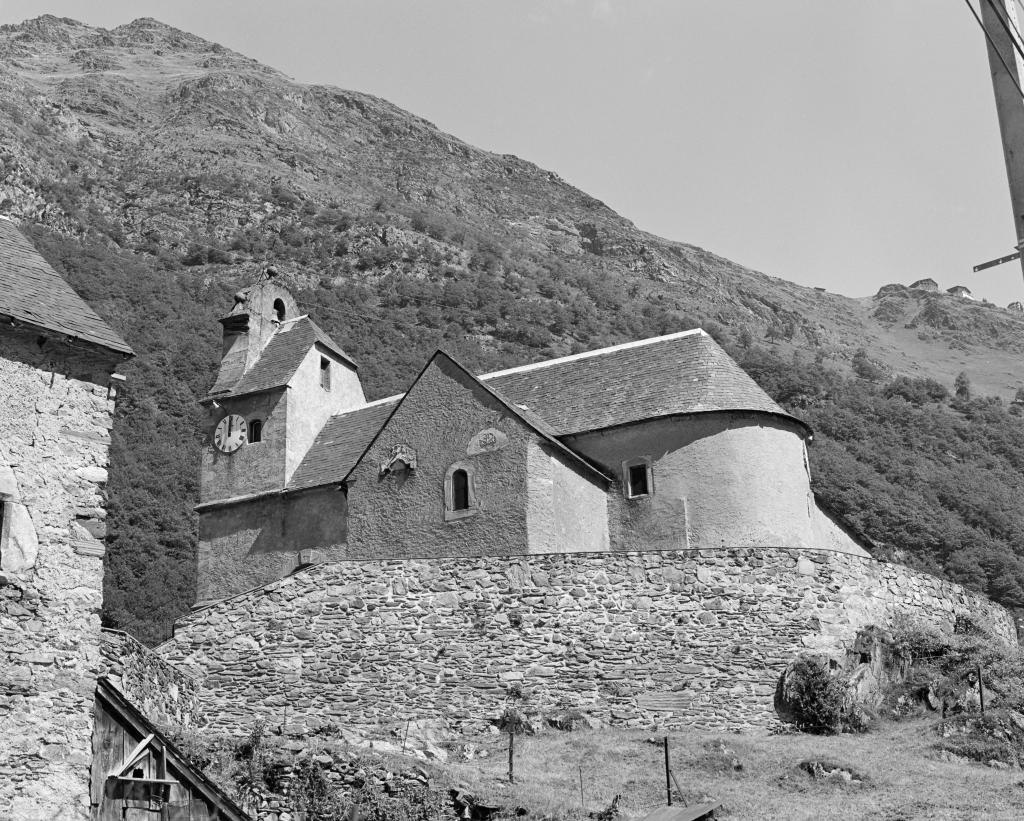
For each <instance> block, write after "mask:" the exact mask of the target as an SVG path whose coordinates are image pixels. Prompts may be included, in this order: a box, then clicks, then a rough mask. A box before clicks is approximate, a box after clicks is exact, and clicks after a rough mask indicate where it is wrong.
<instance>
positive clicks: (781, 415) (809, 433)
mask: <svg viewBox="0 0 1024 821" xmlns="http://www.w3.org/2000/svg"><path fill="white" fill-rule="evenodd" d="M708 413H755V414H761V415H763V416H773V417H775V418H777V419H784V420H785V421H787V422H792V423H794V424H795V425H796V426H797V427H798V428H800V429H801V430H802V431H803V433H804V438H806V439H811V438H813V437H814V429H813V428H812V427H811V426H810V425H808V424H807V423H806V422H804V421H803V420H802V419H799V418H797V417H796V416H791V415H790V414H788V413H786V412H785V411H769V410H761V409H759V408H709V409H707V410H695V411H679V412H675V413H661V414H657V415H656V416H645V417H644V418H643V419H634V420H632V421H630V422H617V423H616V424H614V425H602V426H600V427H596V428H584V429H581V430H573V431H568V432H566V433H559V434H558V438H559V439H567V438H570V437H573V436H585V435H586V434H588V433H601V432H603V431H609V430H615V429H617V428H625V427H629V426H630V425H639V424H641V423H643V422H652V421H656V420H658V419H672V418H674V417H680V416H702V415H704V414H708Z"/></svg>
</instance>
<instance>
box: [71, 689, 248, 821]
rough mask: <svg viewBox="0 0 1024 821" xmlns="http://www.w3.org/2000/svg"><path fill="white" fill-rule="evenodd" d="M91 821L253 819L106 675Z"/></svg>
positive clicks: (96, 729) (99, 705)
mask: <svg viewBox="0 0 1024 821" xmlns="http://www.w3.org/2000/svg"><path fill="white" fill-rule="evenodd" d="M89 795H90V800H91V803H92V818H93V821H250V816H249V815H248V814H247V813H246V812H245V811H244V810H242V808H241V807H239V806H238V805H237V804H236V803H235V802H234V801H232V800H231V799H230V798H229V797H228V796H227V795H226V794H225V793H224V791H223V790H221V789H220V788H219V787H218V786H217V785H216V784H214V783H213V782H212V781H210V779H208V778H207V777H206V776H205V775H203V774H202V772H200V771H199V770H198V769H197V768H196V767H194V766H192V765H191V764H190V763H189V762H188V760H187V759H186V758H185V757H184V756H183V755H182V754H181V752H180V751H179V750H177V749H176V748H175V747H174V745H173V744H171V743H170V742H169V741H168V740H167V739H166V737H164V735H163V734H162V733H161V732H160V731H159V730H158V729H157V728H156V727H155V726H153V724H152V723H151V722H150V721H149V720H148V719H147V718H146V717H145V716H144V715H143V714H142V713H141V712H139V710H138V709H137V708H136V707H135V706H134V705H133V704H132V703H131V702H129V701H128V699H126V698H125V696H124V694H123V693H121V691H120V690H118V689H117V688H116V687H115V686H114V685H113V684H112V683H111V682H110V681H108V680H107V679H106V678H105V677H104V678H101V679H100V680H99V682H97V686H96V706H95V723H94V725H93V734H92V779H91V783H90V788H89Z"/></svg>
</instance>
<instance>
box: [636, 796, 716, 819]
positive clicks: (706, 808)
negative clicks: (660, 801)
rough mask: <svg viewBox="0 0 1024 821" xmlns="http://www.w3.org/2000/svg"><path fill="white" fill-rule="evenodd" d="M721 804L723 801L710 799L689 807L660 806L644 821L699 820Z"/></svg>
mask: <svg viewBox="0 0 1024 821" xmlns="http://www.w3.org/2000/svg"><path fill="white" fill-rule="evenodd" d="M721 806H722V802H721V801H709V802H708V803H706V804H692V805H691V806H689V807H680V806H679V805H678V804H677V805H675V806H673V807H658V808H657V809H656V810H654V811H653V812H651V813H650V814H649V815H646V816H644V818H643V821H698V819H700V818H704V817H705V816H709V815H710V814H711V813H713V812H714V811H715V810H717V809H718V808H719V807H721Z"/></svg>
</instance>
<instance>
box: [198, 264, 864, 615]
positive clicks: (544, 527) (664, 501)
mask: <svg viewBox="0 0 1024 821" xmlns="http://www.w3.org/2000/svg"><path fill="white" fill-rule="evenodd" d="M221 324H222V325H223V328H224V341H223V355H222V360H221V365H220V371H219V373H218V374H217V377H216V382H215V383H214V385H213V388H212V389H211V391H210V394H209V396H208V397H207V398H206V400H205V403H204V404H205V407H206V445H205V448H204V451H203V460H202V475H201V503H200V504H199V506H198V511H199V516H200V552H199V573H198V593H197V606H198V607H202V606H206V605H209V604H211V603H213V602H216V601H219V600H222V599H224V598H226V597H230V596H233V595H235V594H238V593H241V592H243V591H246V590H249V589H252V588H256V587H259V586H262V585H265V584H267V583H269V582H273V581H275V580H277V579H281V578H284V577H285V576H287V575H289V574H290V573H292V572H293V571H294V570H295V569H296V568H299V567H302V566H306V565H311V564H317V563H321V562H331V561H343V560H352V559H355V560H381V559H411V558H430V559H433V558H446V557H448V558H456V557H471V556H507V557H512V556H524V555H529V554H552V553H601V552H628V551H638V550H640V551H659V550H664V551H671V550H686V549H699V548H719V547H723V546H729V547H730V548H736V547H744V546H751V547H791V548H804V547H812V546H813V547H815V548H817V549H831V550H836V551H841V552H845V553H849V554H853V555H857V556H862V557H863V556H866V555H867V553H866V552H865V550H864V548H863V546H862V545H861V544H859V543H858V541H857V540H856V539H855V538H854V537H853V536H852V535H851V534H850V533H848V532H847V531H846V530H845V529H844V528H843V527H842V526H841V525H840V524H839V523H837V522H836V521H835V520H834V519H833V518H832V517H830V516H829V515H828V514H827V513H825V512H824V511H823V510H822V509H821V508H820V507H819V506H818V504H817V503H816V501H815V498H814V496H813V494H812V492H811V489H810V474H809V465H808V459H807V443H808V441H809V440H810V438H811V432H810V430H809V429H808V428H807V426H806V425H805V424H804V423H802V422H801V421H800V420H798V419H796V418H794V417H793V416H791V415H790V414H788V413H786V411H784V410H783V409H782V408H781V407H779V406H778V405H777V404H776V403H775V402H773V401H772V399H771V398H770V397H769V396H768V395H767V394H766V393H765V392H764V391H763V390H761V388H759V387H758V385H757V384H756V383H755V382H754V381H753V380H752V379H751V378H750V377H749V376H748V375H747V374H746V373H745V372H744V371H743V370H742V369H741V368H740V367H739V366H738V365H737V364H736V363H735V362H734V361H733V360H732V359H731V358H730V357H729V356H728V355H727V354H726V353H725V352H724V351H723V350H722V349H721V348H720V347H719V346H718V345H717V344H716V343H715V341H714V340H713V339H712V338H711V337H710V336H709V335H708V334H706V333H705V332H704V331H702V330H699V329H696V330H689V331H683V332H681V333H675V334H670V335H667V336H661V337H656V338H653V339H645V340H640V341H636V342H629V343H626V344H622V345H615V346H612V347H609V348H603V349H600V350H594V351H588V352H586V353H581V354H575V355H572V356H566V357H562V358H558V359H552V360H548V361H544V362H537V363H533V364H529V365H524V366H521V367H517V368H511V369H509V370H503V371H499V372H496V373H488V374H482V375H478V374H473V373H471V372H470V371H468V370H467V369H466V368H465V367H463V366H462V365H461V364H459V363H458V362H457V361H455V360H454V359H453V358H451V357H450V356H448V355H447V354H445V353H444V352H442V351H438V352H437V353H436V354H434V356H433V357H431V359H430V360H429V361H428V362H427V363H426V364H425V365H424V367H423V369H422V371H421V372H420V373H419V375H418V376H417V377H416V378H415V379H414V380H413V382H412V384H411V385H410V386H409V389H408V390H407V391H406V392H405V393H404V394H401V395H398V396H392V397H388V398H386V399H379V400H376V401H373V402H367V401H366V398H365V396H364V394H363V390H362V387H361V385H360V381H359V372H358V366H357V364H356V363H355V362H354V361H353V360H352V358H351V357H349V356H348V355H347V354H346V353H345V352H344V350H342V348H341V347H340V346H339V345H338V344H337V343H336V342H334V341H333V340H332V339H331V338H330V337H329V336H328V335H327V334H326V333H325V332H324V331H323V330H322V329H321V328H320V327H318V326H317V324H316V323H315V322H314V321H313V320H312V319H311V318H310V317H308V316H305V315H301V314H300V313H299V310H298V308H297V305H296V302H295V300H294V298H293V297H292V295H291V294H290V293H289V292H288V291H287V290H286V289H285V288H284V287H282V286H281V285H280V284H279V283H278V282H277V281H275V279H273V278H266V279H263V280H262V281H260V282H258V283H257V284H255V285H253V286H251V287H250V288H247V289H246V290H244V291H241V292H239V293H238V294H237V295H236V297H235V305H234V307H233V308H232V310H231V311H230V313H229V314H228V315H227V316H225V317H224V318H223V319H222V320H221Z"/></svg>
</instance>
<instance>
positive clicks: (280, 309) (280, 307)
mask: <svg viewBox="0 0 1024 821" xmlns="http://www.w3.org/2000/svg"><path fill="white" fill-rule="evenodd" d="M285 313H286V311H285V308H284V300H283V299H281V298H278V299H275V300H274V315H275V316H276V317H277V321H278V322H284V317H285Z"/></svg>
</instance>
